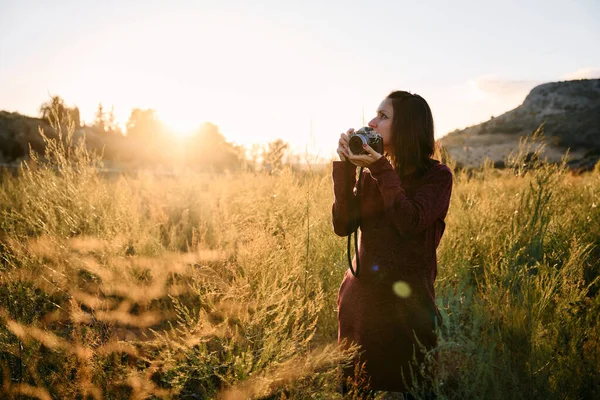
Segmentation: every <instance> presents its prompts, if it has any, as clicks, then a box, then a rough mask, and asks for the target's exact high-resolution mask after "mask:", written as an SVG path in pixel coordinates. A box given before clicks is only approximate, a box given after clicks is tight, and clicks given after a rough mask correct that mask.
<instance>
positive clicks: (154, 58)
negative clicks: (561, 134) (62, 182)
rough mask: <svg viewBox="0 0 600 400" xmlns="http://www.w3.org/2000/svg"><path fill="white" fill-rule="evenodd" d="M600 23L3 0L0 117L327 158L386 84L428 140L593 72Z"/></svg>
mask: <svg viewBox="0 0 600 400" xmlns="http://www.w3.org/2000/svg"><path fill="white" fill-rule="evenodd" d="M599 22H600V1H598V0H569V1H567V0H563V1H556V0H540V1H534V0H518V1H517V0H504V1H485V0H455V1H444V0H429V1H421V2H417V1H414V0H410V1H405V0H379V1H377V0H371V1H353V0H346V1H335V0H332V1H327V0H318V1H317V0H303V1H286V0H273V1H266V0H252V1H250V0H246V1H236V0H218V1H208V0H207V1H203V0H197V1H182V0H171V1H166V0H165V1H152V0H145V1H141V0H122V1H112V0H103V1H87V0H78V1H65V0H55V1H52V2H49V1H31V0H13V1H7V0H0V110H7V111H16V112H20V113H23V114H27V115H31V116H34V115H38V110H39V106H40V104H42V103H43V102H45V101H47V100H48V99H49V98H50V96H51V95H59V96H61V97H62V98H64V99H65V102H66V103H67V105H69V106H77V107H79V109H80V111H81V116H82V119H83V120H84V121H85V122H87V123H91V122H92V121H93V118H94V113H95V111H96V109H97V107H98V103H99V102H102V104H103V105H104V108H105V109H110V108H111V107H112V106H114V109H115V113H116V117H117V120H118V121H119V122H120V123H121V124H122V125H123V126H124V125H125V123H126V122H127V119H128V117H129V114H130V112H131V110H132V108H153V109H156V110H157V112H158V115H159V117H160V118H161V120H163V121H164V122H165V123H167V124H168V125H169V126H171V127H172V128H173V129H174V130H175V131H176V132H178V133H179V134H182V135H183V134H186V133H189V132H192V131H193V130H194V129H196V128H198V127H199V126H200V125H201V124H202V123H203V122H205V121H209V122H212V123H214V124H216V125H218V126H219V129H220V132H221V133H222V134H223V135H224V136H225V137H226V138H227V139H228V140H230V141H232V142H235V143H238V144H243V145H246V146H250V145H252V144H262V143H266V142H268V141H271V140H274V139H276V138H281V139H283V140H285V141H286V142H288V143H290V145H291V146H292V149H294V150H295V151H297V152H302V151H305V152H306V151H308V152H310V153H316V154H319V155H320V156H323V157H327V156H330V155H333V154H334V152H335V148H336V147H337V138H338V137H339V135H340V133H342V132H345V131H346V130H347V129H348V128H351V127H353V128H358V127H360V126H362V125H364V124H365V123H367V122H368V121H369V120H370V119H371V118H372V117H373V116H374V114H375V110H376V108H377V106H378V105H379V103H380V102H381V100H382V99H383V98H385V96H386V95H387V94H388V93H389V92H390V91H392V90H407V91H410V92H412V93H417V94H419V95H421V96H422V97H423V98H425V99H426V100H427V101H428V103H429V105H430V107H431V109H432V111H433V116H434V121H435V125H436V137H437V138H439V137H442V136H443V135H445V134H447V133H448V132H450V131H453V130H455V129H462V128H465V127H467V126H470V125H474V124H478V123H480V122H483V121H486V120H488V119H489V118H490V117H491V116H498V115H500V114H502V113H504V112H506V111H508V110H510V109H513V108H515V107H516V106H518V105H519V104H521V103H522V102H523V100H524V98H525V96H526V95H527V93H528V92H529V91H530V90H531V89H532V88H533V87H535V86H536V85H538V84H541V83H545V82H553V81H562V80H570V79H585V78H600V51H599V50H598V49H599V47H598V43H600V23H599Z"/></svg>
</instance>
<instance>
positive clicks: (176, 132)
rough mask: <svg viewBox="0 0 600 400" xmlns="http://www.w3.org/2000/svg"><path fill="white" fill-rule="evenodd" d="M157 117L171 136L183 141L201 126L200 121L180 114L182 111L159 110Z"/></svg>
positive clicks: (182, 113)
mask: <svg viewBox="0 0 600 400" xmlns="http://www.w3.org/2000/svg"><path fill="white" fill-rule="evenodd" d="M159 117H160V119H161V120H162V121H163V122H164V123H165V125H166V126H167V128H168V131H169V133H170V134H172V135H173V136H175V137H177V138H179V139H184V138H187V137H190V136H192V135H193V134H194V133H195V132H196V131H197V130H198V129H199V128H200V126H201V125H202V121H203V120H202V119H201V118H198V117H196V116H193V117H192V116H191V115H190V114H186V113H185V112H182V110H176V111H175V110H172V111H170V110H166V111H161V110H159Z"/></svg>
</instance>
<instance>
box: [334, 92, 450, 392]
mask: <svg viewBox="0 0 600 400" xmlns="http://www.w3.org/2000/svg"><path fill="white" fill-rule="evenodd" d="M369 126H370V127H371V128H373V129H374V130H375V131H376V132H377V133H379V134H380V135H381V136H382V138H383V149H384V154H379V153H377V152H375V151H374V150H373V149H372V148H371V147H370V146H368V145H367V146H363V147H364V148H365V150H366V152H367V154H361V155H356V154H352V153H351V151H350V148H349V135H350V133H351V132H352V131H353V130H352V129H350V130H348V132H347V133H343V134H342V135H341V136H340V139H339V142H338V145H339V147H338V148H337V152H338V155H339V157H340V160H341V161H334V162H333V186H334V196H335V198H334V203H333V207H332V216H333V228H334V231H335V233H336V234H337V235H339V236H347V235H348V234H350V233H351V232H352V231H354V230H355V229H356V227H357V226H358V227H360V242H359V248H358V258H359V260H358V261H359V265H360V269H359V271H358V274H357V276H354V274H351V273H350V271H349V270H347V271H346V273H345V275H344V279H343V281H342V284H341V287H340V289H339V294H338V324H339V325H338V341H339V342H340V344H348V343H350V342H353V343H355V344H358V345H360V350H361V352H360V356H359V357H358V358H357V360H356V362H358V363H360V364H363V363H364V365H365V372H366V374H367V378H368V380H369V382H370V384H369V388H370V389H372V390H384V391H391V392H406V391H408V390H409V388H410V386H411V384H412V383H413V381H412V376H415V377H417V379H419V380H421V378H423V375H420V374H419V371H418V368H416V365H417V364H418V363H420V362H422V361H423V360H424V356H425V354H424V352H426V351H429V350H431V349H433V348H435V346H436V345H437V337H436V334H435V328H436V326H437V325H440V324H441V320H440V314H439V312H438V309H437V307H436V304H435V290H434V281H435V278H436V275H437V259H436V249H437V247H438V245H439V243H440V239H441V237H442V234H443V233H444V228H445V223H444V218H445V217H446V213H447V212H448V205H449V203H450V194H451V191H452V172H451V170H450V169H449V168H448V167H447V166H446V165H444V164H441V163H440V162H438V161H436V160H434V159H433V158H432V156H433V154H434V149H435V140H434V134H433V118H432V115H431V110H430V108H429V105H428V104H427V102H426V101H425V100H424V99H423V98H422V97H421V96H418V95H415V94H410V93H408V92H404V91H395V92H392V93H390V94H389V95H388V96H387V97H386V98H385V99H384V100H383V102H382V103H381V104H380V105H379V108H378V109H377V115H376V116H375V118H373V119H372V120H371V121H370V122H369ZM356 167H365V170H364V171H363V173H362V177H361V179H360V188H358V187H355V186H357V185H356ZM357 193H359V195H358V197H357ZM357 207H360V212H359V213H358V215H359V216H360V217H359V218H358V217H357V216H356V215H357V213H356V212H354V211H353V210H356V208H357ZM355 263H356V260H354V264H355ZM415 360H416V363H417V364H415V363H414V361H415ZM353 370H354V369H353V368H352V369H348V370H347V371H346V374H347V375H351V374H352V372H353ZM423 382H425V381H423Z"/></svg>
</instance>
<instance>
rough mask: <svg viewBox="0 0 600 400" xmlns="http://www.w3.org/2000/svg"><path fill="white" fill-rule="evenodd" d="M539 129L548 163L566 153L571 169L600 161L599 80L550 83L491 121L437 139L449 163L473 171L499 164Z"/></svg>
mask: <svg viewBox="0 0 600 400" xmlns="http://www.w3.org/2000/svg"><path fill="white" fill-rule="evenodd" d="M542 124H543V131H544V137H545V141H546V150H545V151H544V153H543V154H544V155H545V156H546V157H547V158H548V160H549V161H553V162H554V161H559V160H560V159H561V157H562V156H563V155H564V154H565V152H566V151H567V149H570V160H571V161H570V165H571V166H572V167H573V168H583V169H588V168H590V167H591V166H593V165H594V164H595V162H597V160H598V159H599V158H600V79H584V80H576V81H566V82H551V83H545V84H542V85H539V86H536V87H535V88H534V89H533V90H531V92H530V93H529V94H528V95H527V97H526V98H525V101H523V104H521V105H520V106H519V107H517V108H515V109H514V110H511V111H508V112H506V113H504V114H502V115H500V116H498V117H496V118H492V119H490V120H489V121H487V122H484V123H482V124H479V125H475V126H471V127H468V128H466V129H463V130H460V131H454V132H452V133H450V134H448V135H446V136H445V137H443V138H442V139H441V142H442V145H443V146H444V147H445V148H446V149H447V150H448V151H449V153H450V154H451V155H452V157H453V158H455V159H456V160H457V161H458V162H459V163H461V164H463V165H465V166H477V165H479V164H481V163H482V162H483V161H484V159H485V158H489V159H491V160H492V161H495V162H501V161H503V160H504V159H505V158H506V157H507V156H508V155H509V154H510V152H511V151H512V150H514V149H516V148H517V147H518V144H519V138H521V137H523V136H527V135H530V134H531V133H533V132H534V131H535V130H536V129H537V128H538V127H540V125H542Z"/></svg>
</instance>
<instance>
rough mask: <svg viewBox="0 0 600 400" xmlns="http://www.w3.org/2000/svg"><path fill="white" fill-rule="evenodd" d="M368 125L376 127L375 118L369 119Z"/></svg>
mask: <svg viewBox="0 0 600 400" xmlns="http://www.w3.org/2000/svg"><path fill="white" fill-rule="evenodd" d="M369 127H371V128H373V129H375V128H377V124H376V123H375V118H373V119H372V120H370V121H369Z"/></svg>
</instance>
